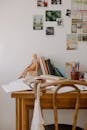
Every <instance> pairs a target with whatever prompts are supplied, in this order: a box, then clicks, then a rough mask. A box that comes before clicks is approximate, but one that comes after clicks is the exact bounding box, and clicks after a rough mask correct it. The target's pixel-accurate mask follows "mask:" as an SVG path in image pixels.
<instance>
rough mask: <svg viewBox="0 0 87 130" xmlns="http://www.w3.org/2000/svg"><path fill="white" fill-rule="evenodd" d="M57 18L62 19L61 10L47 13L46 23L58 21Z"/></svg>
mask: <svg viewBox="0 0 87 130" xmlns="http://www.w3.org/2000/svg"><path fill="white" fill-rule="evenodd" d="M57 18H61V10H49V11H48V10H47V11H46V21H56V20H57Z"/></svg>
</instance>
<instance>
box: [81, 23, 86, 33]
mask: <svg viewBox="0 0 87 130" xmlns="http://www.w3.org/2000/svg"><path fill="white" fill-rule="evenodd" d="M82 30H83V33H87V21H83V24H82Z"/></svg>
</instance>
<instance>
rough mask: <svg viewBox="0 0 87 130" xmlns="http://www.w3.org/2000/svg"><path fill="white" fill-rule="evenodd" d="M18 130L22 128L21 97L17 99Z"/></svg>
mask: <svg viewBox="0 0 87 130" xmlns="http://www.w3.org/2000/svg"><path fill="white" fill-rule="evenodd" d="M16 130H21V99H20V98H17V99H16Z"/></svg>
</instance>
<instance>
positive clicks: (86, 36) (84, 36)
mask: <svg viewBox="0 0 87 130" xmlns="http://www.w3.org/2000/svg"><path fill="white" fill-rule="evenodd" d="M78 41H83V42H87V33H84V34H78Z"/></svg>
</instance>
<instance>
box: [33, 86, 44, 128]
mask: <svg viewBox="0 0 87 130" xmlns="http://www.w3.org/2000/svg"><path fill="white" fill-rule="evenodd" d="M36 95H37V96H36V99H35V103H34V111H33V118H32V123H31V130H45V128H44V120H43V118H42V114H41V107H40V84H38V86H37V94H36Z"/></svg>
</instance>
